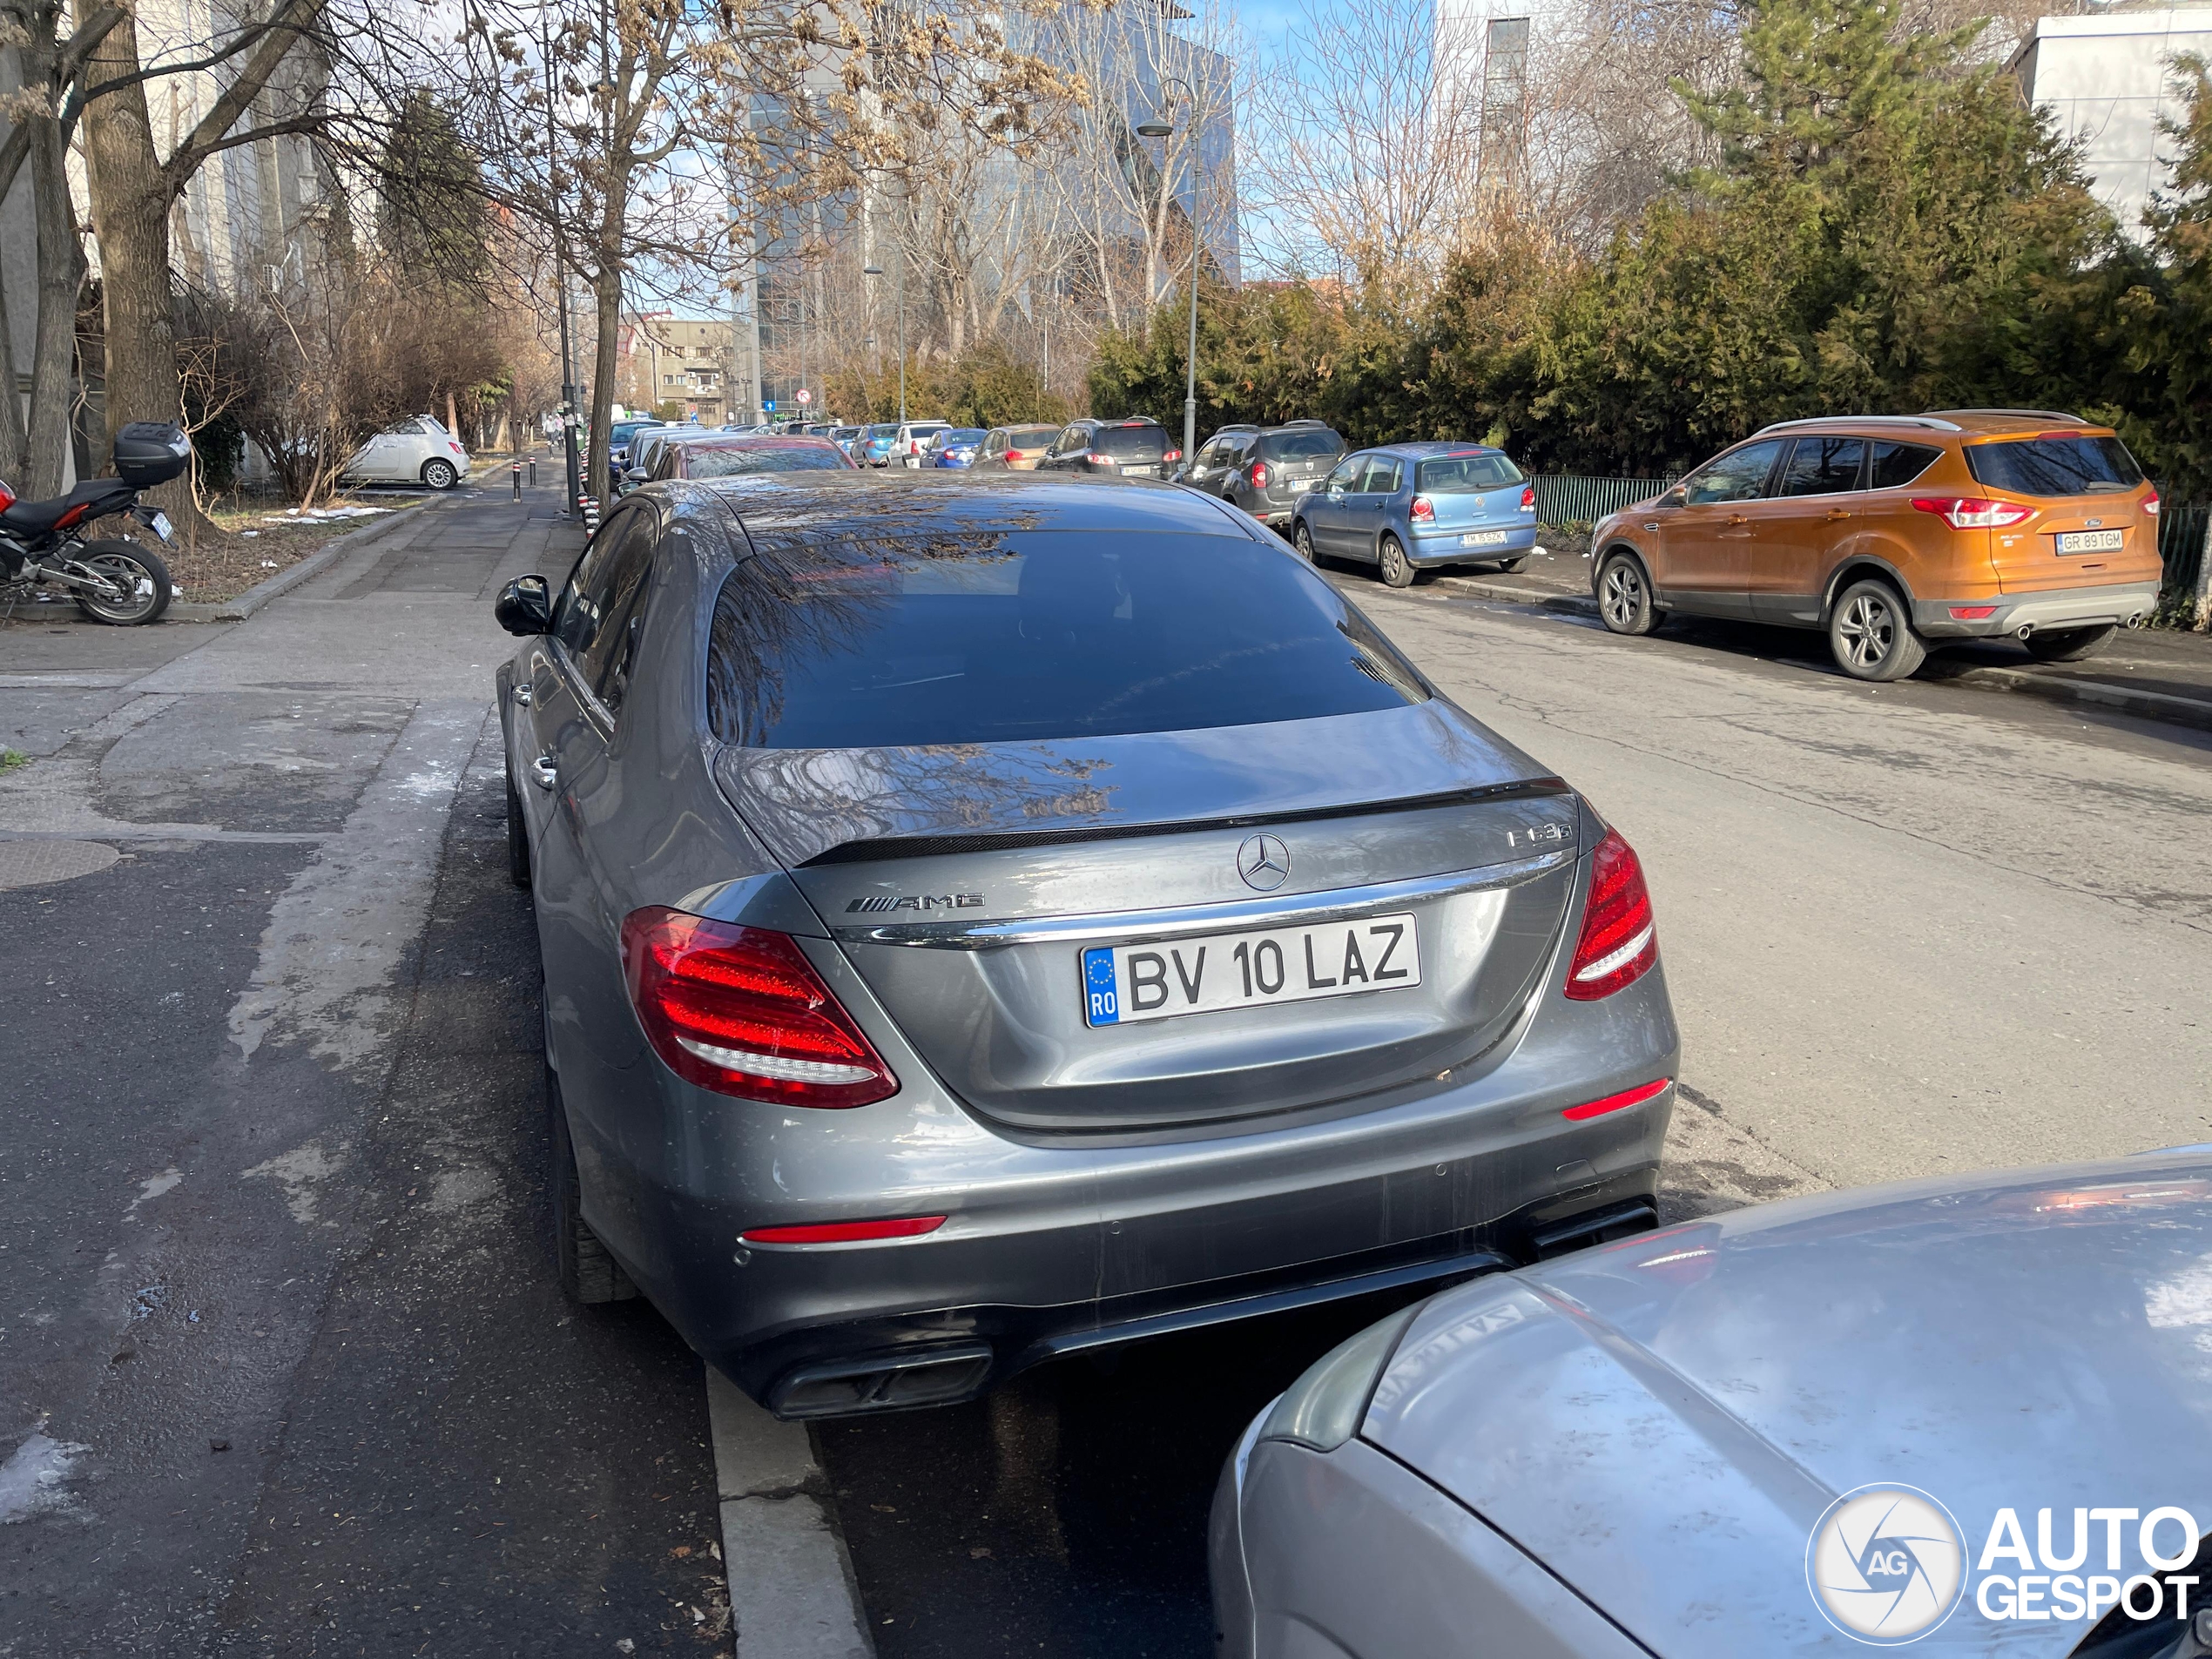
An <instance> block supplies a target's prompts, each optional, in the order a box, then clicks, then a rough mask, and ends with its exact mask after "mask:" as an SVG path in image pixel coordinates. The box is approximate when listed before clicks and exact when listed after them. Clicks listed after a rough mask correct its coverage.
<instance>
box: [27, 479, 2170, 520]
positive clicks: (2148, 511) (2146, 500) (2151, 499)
mask: <svg viewBox="0 0 2212 1659" xmlns="http://www.w3.org/2000/svg"><path fill="white" fill-rule="evenodd" d="M6 488H7V485H5V484H0V489H6ZM2143 512H2144V513H2145V515H2146V516H2149V517H2151V518H2156V517H2157V516H2158V492H2157V491H2156V490H2155V489H2154V490H2152V491H2151V492H2150V494H2149V495H2148V496H2144V497H2143Z"/></svg>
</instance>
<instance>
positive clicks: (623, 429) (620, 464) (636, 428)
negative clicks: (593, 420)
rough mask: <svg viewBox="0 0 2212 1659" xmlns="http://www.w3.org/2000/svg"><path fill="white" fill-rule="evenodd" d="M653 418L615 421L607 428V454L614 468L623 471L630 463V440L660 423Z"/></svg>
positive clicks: (660, 423)
mask: <svg viewBox="0 0 2212 1659" xmlns="http://www.w3.org/2000/svg"><path fill="white" fill-rule="evenodd" d="M662 424H663V422H661V421H655V420H644V419H639V420H631V421H616V422H615V423H614V424H613V425H612V426H610V427H609V428H607V454H608V455H609V456H610V458H611V459H612V460H613V462H614V465H615V470H616V471H617V472H621V471H624V470H625V469H628V467H629V465H630V441H631V439H632V438H634V437H636V436H637V434H639V433H640V432H644V431H646V430H648V429H649V428H653V427H657V426H660V425H662Z"/></svg>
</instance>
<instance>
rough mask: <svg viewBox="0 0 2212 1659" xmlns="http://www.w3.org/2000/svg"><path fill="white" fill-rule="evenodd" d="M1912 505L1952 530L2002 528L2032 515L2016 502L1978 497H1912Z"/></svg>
mask: <svg viewBox="0 0 2212 1659" xmlns="http://www.w3.org/2000/svg"><path fill="white" fill-rule="evenodd" d="M1912 505H1913V506H1914V508H1915V509H1918V510H1919V511H1920V512H1923V513H1933V514H1934V515H1935V516H1937V517H1939V518H1940V519H1941V520H1943V522H1944V523H1946V524H1948V525H1950V526H1951V528H1952V529H1954V530H1993V529H2004V528H2005V526H2006V525H2007V524H2017V523H2020V521H2021V520H2022V519H2025V518H2033V517H2034V516H2035V509H2033V507H2023V506H2021V505H2020V503H2019V502H2016V501H1989V500H1986V499H1984V498H1983V497H1981V496H1914V497H1913V498H1912Z"/></svg>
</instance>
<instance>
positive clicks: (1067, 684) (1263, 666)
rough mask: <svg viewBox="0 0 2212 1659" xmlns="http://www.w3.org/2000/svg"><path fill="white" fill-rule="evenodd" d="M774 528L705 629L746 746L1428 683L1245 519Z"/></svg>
mask: <svg viewBox="0 0 2212 1659" xmlns="http://www.w3.org/2000/svg"><path fill="white" fill-rule="evenodd" d="M756 545H757V546H758V549H759V550H758V551H757V552H756V553H755V555H754V556H753V557H752V558H750V559H747V560H746V561H745V563H742V564H740V565H738V567H737V569H736V570H732V572H731V573H730V576H729V577H728V579H727V580H726V581H725V583H723V586H722V591H721V593H720V594H719V596H718V597H717V598H716V601H715V606H714V618H713V624H712V627H711V631H710V634H709V641H708V648H707V649H708V667H707V709H708V718H709V721H710V723H711V726H712V729H713V731H714V733H715V735H716V736H717V737H718V738H721V739H722V740H723V741H724V742H725V743H733V744H738V745H742V746H745V747H748V748H766V749H848V748H873V747H898V746H904V745H918V744H944V743H1004V742H1016V741H1034V740H1039V739H1046V738H1083V737H1111V736H1116V735H1119V734H1123V733H1127V732H1177V731H1190V730H1194V729H1197V728H1201V727H1211V726H1230V725H1259V724H1262V723H1264V722H1269V721H1277V720H1303V719H1312V718H1318V717H1320V716H1323V715H1331V714H1356V713H1360V712H1364V711H1371V710H1376V709H1388V708H1399V707H1403V706H1404V705H1407V704H1410V703H1418V702H1421V701H1424V700H1426V697H1427V695H1428V694H1427V692H1426V690H1425V689H1424V688H1423V687H1422V685H1421V683H1420V678H1419V677H1418V676H1417V675H1416V674H1415V673H1414V671H1413V669H1412V667H1411V666H1410V665H1409V664H1407V663H1406V660H1405V658H1402V657H1400V656H1399V654H1398V653H1397V651H1394V650H1393V648H1392V647H1391V646H1390V644H1388V643H1387V642H1386V641H1385V640H1384V639H1383V638H1382V637H1380V636H1379V635H1378V634H1376V633H1375V632H1374V631H1372V629H1371V628H1370V627H1369V626H1368V625H1367V624H1366V623H1365V622H1364V621H1363V620H1362V619H1361V618H1360V617H1359V616H1358V615H1357V613H1355V612H1353V611H1352V610H1350V609H1349V608H1348V607H1347V606H1346V605H1345V604H1344V602H1343V600H1341V599H1340V598H1339V597H1338V596H1337V594H1336V591H1335V590H1333V589H1332V588H1331V587H1330V586H1329V584H1328V583H1325V582H1324V581H1322V580H1321V579H1320V578H1319V577H1316V576H1315V575H1314V574H1313V573H1312V570H1309V569H1307V568H1306V567H1305V566H1304V565H1302V564H1300V563H1298V562H1297V561H1295V560H1293V559H1291V558H1289V557H1287V556H1285V554H1284V553H1283V552H1282V551H1281V550H1279V549H1277V548H1272V547H1268V546H1265V545H1263V544H1262V543H1257V542H1248V541H1245V540H1243V539H1242V538H1230V537H1225V536H1189V535H1180V534H1172V533H1162V532H1145V533H1136V534H1131V533H1130V532H1127V531H1116V532H1113V533H1110V534H1109V533H1106V532H1103V531H1092V530H1055V531H1033V532H1028V533H1020V532H1015V533H1004V534H1001V533H991V534H975V533H959V532H953V533H927V532H917V533H916V534H914V535H913V536H908V537H905V538H900V539H897V540H867V541H840V542H835V543H827V544H821V543H815V544H812V545H806V544H799V545H793V544H792V543H783V544H779V543H777V542H775V541H773V540H769V539H763V538H757V542H756ZM1071 786H1072V785H1071Z"/></svg>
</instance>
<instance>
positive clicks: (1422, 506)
mask: <svg viewBox="0 0 2212 1659" xmlns="http://www.w3.org/2000/svg"><path fill="white" fill-rule="evenodd" d="M1407 515H1408V516H1410V517H1411V518H1412V519H1413V523H1416V524H1433V523H1436V507H1435V504H1434V503H1433V502H1431V501H1430V500H1429V498H1428V497H1427V496H1414V497H1413V506H1412V507H1411V508H1410V509H1407Z"/></svg>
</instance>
